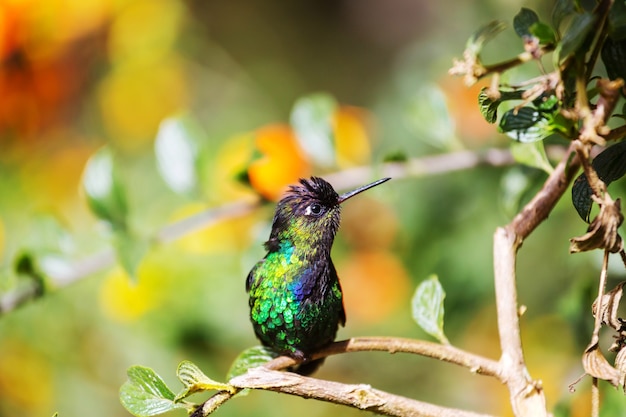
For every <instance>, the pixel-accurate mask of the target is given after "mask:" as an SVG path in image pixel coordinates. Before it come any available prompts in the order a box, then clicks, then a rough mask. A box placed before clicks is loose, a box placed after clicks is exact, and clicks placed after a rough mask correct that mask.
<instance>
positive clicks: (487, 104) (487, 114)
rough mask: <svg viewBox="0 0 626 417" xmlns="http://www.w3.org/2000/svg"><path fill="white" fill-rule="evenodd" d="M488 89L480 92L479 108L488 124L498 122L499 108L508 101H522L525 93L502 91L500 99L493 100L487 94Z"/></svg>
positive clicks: (485, 88)
mask: <svg viewBox="0 0 626 417" xmlns="http://www.w3.org/2000/svg"><path fill="white" fill-rule="evenodd" d="M487 90H488V88H487V87H484V88H483V89H482V90H480V94H478V106H479V109H480V114H482V115H483V117H484V118H485V120H486V121H487V122H488V123H495V122H496V120H498V106H500V104H502V102H504V101H507V100H521V99H522V95H523V94H524V92H523V91H500V97H499V98H498V99H496V100H493V99H492V98H491V97H489V95H488V94H487Z"/></svg>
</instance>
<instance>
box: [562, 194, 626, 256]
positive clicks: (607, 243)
mask: <svg viewBox="0 0 626 417" xmlns="http://www.w3.org/2000/svg"><path fill="white" fill-rule="evenodd" d="M594 200H596V202H597V203H598V204H600V213H598V215H597V216H596V218H595V219H593V221H592V222H591V224H590V225H589V228H588V229H587V233H585V234H584V235H583V236H579V237H575V238H572V239H570V246H569V251H570V253H578V252H585V251H589V250H593V249H606V250H608V251H609V252H612V253H617V252H619V251H620V250H622V248H623V242H622V237H621V236H620V235H619V234H618V233H617V229H618V228H619V227H620V225H621V224H622V222H623V221H624V216H623V215H622V212H621V207H620V200H619V199H617V200H615V201H613V200H611V198H610V197H608V196H606V197H605V198H604V201H598V200H599V199H597V198H594Z"/></svg>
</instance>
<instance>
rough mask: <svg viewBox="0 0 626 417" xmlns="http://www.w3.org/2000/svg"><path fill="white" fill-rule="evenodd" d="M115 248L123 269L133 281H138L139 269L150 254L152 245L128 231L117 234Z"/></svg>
mask: <svg viewBox="0 0 626 417" xmlns="http://www.w3.org/2000/svg"><path fill="white" fill-rule="evenodd" d="M113 247H114V248H115V253H116V255H117V260H118V262H119V263H120V265H121V266H122V268H124V270H125V271H126V273H127V274H128V275H129V276H130V277H131V278H132V279H133V280H136V279H137V269H138V268H139V264H140V263H141V261H142V260H143V258H144V257H145V255H146V253H147V252H148V249H149V247H150V243H149V242H148V241H147V240H146V239H142V238H140V237H137V236H135V235H134V234H132V233H130V232H128V231H126V230H121V231H118V232H117V233H115V236H114V239H113Z"/></svg>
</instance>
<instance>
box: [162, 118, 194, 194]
mask: <svg viewBox="0 0 626 417" xmlns="http://www.w3.org/2000/svg"><path fill="white" fill-rule="evenodd" d="M199 130H200V129H199V127H198V126H196V124H195V123H193V122H192V121H191V120H188V119H181V118H169V119H165V120H164V121H163V122H161V125H160V126H159V132H158V133H157V137H156V140H155V143H154V151H155V154H156V159H157V167H158V169H159V173H160V174H161V177H162V178H163V180H164V181H165V183H166V184H167V185H168V186H169V187H170V189H171V190H172V191H174V192H176V193H179V194H190V193H192V192H193V191H195V190H196V189H197V185H198V172H197V169H198V143H197V141H198V139H197V138H198V136H199Z"/></svg>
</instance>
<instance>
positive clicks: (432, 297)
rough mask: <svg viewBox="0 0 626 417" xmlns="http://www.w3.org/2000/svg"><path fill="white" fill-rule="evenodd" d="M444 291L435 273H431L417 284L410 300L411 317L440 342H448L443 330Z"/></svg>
mask: <svg viewBox="0 0 626 417" xmlns="http://www.w3.org/2000/svg"><path fill="white" fill-rule="evenodd" d="M445 298H446V293H445V291H444V290H443V287H442V286H441V284H440V283H439V279H437V276H436V275H431V276H430V277H429V278H427V279H426V280H424V281H423V282H422V283H421V284H420V285H418V287H417V289H416V290H415V295H413V299H412V300H411V307H412V311H413V319H414V320H415V321H416V322H417V324H418V325H419V326H420V327H421V328H422V329H423V330H424V331H425V332H426V333H428V334H430V335H431V336H433V337H435V338H436V339H438V340H439V341H440V342H441V343H445V344H449V343H450V342H449V341H448V338H447V337H446V336H445V334H444V332H443V315H444V309H443V300H444V299H445Z"/></svg>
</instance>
